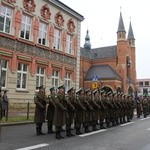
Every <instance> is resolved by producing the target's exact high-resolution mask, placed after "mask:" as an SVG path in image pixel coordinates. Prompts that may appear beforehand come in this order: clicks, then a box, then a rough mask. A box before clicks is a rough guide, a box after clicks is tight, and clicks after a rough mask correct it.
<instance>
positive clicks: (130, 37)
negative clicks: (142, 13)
mask: <svg viewBox="0 0 150 150" xmlns="http://www.w3.org/2000/svg"><path fill="white" fill-rule="evenodd" d="M128 39H135V38H134V34H133V30H132V25H131V21H130V25H129V31H128Z"/></svg>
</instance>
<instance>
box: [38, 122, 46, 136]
mask: <svg viewBox="0 0 150 150" xmlns="http://www.w3.org/2000/svg"><path fill="white" fill-rule="evenodd" d="M39 132H40V135H45V133H43V132H42V123H40V124H39Z"/></svg>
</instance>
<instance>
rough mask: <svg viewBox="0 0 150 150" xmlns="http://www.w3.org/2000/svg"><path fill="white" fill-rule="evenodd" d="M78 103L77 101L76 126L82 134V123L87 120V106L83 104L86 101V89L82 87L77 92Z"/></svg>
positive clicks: (78, 132) (77, 131) (78, 133)
mask: <svg viewBox="0 0 150 150" xmlns="http://www.w3.org/2000/svg"><path fill="white" fill-rule="evenodd" d="M76 94H77V103H76V118H75V128H76V134H77V135H80V134H82V132H81V125H82V124H83V123H84V122H85V114H86V108H85V107H84V105H83V101H84V90H83V88H80V89H79V90H78V91H77V92H76Z"/></svg>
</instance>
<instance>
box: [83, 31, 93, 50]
mask: <svg viewBox="0 0 150 150" xmlns="http://www.w3.org/2000/svg"><path fill="white" fill-rule="evenodd" d="M84 48H85V49H88V50H90V49H91V42H90V36H89V31H88V30H87V32H86V36H85V43H84Z"/></svg>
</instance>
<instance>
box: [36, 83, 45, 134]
mask: <svg viewBox="0 0 150 150" xmlns="http://www.w3.org/2000/svg"><path fill="white" fill-rule="evenodd" d="M34 103H35V105H36V106H35V116H34V122H35V123H36V134H37V135H44V133H43V132H42V123H44V122H45V116H46V104H47V97H46V94H45V90H44V88H43V86H40V87H39V92H38V93H37V94H35V96H34Z"/></svg>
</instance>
